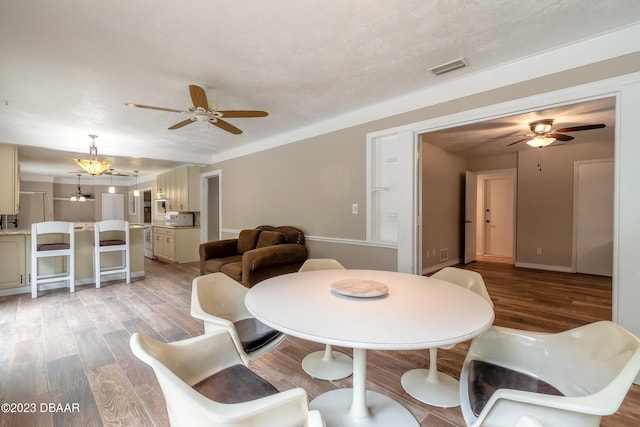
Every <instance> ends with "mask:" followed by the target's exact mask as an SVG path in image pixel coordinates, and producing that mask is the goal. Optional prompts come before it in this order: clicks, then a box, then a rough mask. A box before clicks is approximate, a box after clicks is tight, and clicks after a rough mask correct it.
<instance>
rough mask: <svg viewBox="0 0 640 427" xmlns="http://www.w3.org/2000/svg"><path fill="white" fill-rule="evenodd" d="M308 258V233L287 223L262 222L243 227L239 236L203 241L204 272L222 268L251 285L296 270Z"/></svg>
mask: <svg viewBox="0 0 640 427" xmlns="http://www.w3.org/2000/svg"><path fill="white" fill-rule="evenodd" d="M306 259H307V247H306V246H305V245H304V233H303V232H302V230H300V229H299V228H296V227H292V226H287V225H285V226H280V227H274V226H270V225H261V226H259V227H256V228H254V229H248V230H242V231H241V232H240V235H239V236H238V238H237V239H224V240H217V241H214V242H207V243H202V244H200V274H201V275H202V274H208V273H216V272H218V271H220V272H222V273H225V274H226V275H227V276H229V277H231V278H232V279H234V280H236V281H238V282H240V283H242V284H243V285H245V286H247V287H251V286H253V285H255V284H256V283H258V282H260V281H262V280H265V279H268V278H270V277H274V276H278V275H280V274H286V273H293V272H296V271H298V269H299V268H300V266H302V264H303V263H304V262H305V260H306Z"/></svg>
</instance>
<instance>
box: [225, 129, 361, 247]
mask: <svg viewBox="0 0 640 427" xmlns="http://www.w3.org/2000/svg"><path fill="white" fill-rule="evenodd" d="M364 153H365V140H364V138H363V132H362V131H357V130H356V129H350V130H345V131H341V132H334V133H330V134H326V135H322V136H319V137H317V138H314V139H313V140H306V141H301V142H299V143H296V144H290V145H286V146H282V147H278V148H273V149H271V150H267V151H263V152H260V153H257V154H254V155H250V156H244V157H241V158H237V159H233V160H229V161H226V162H223V163H220V164H217V165H215V168H214V169H221V170H222V171H223V174H222V197H223V202H222V220H223V228H227V229H237V230H239V229H242V228H247V227H255V226H257V225H260V224H272V225H284V224H289V225H296V226H300V227H301V228H303V229H304V230H305V233H306V234H309V235H314V236H323V237H338V238H346V239H365V237H366V229H365V212H364V207H365V198H366V194H365V156H364ZM352 203H358V204H359V205H360V206H361V207H362V209H361V210H360V212H359V213H358V214H357V215H353V214H352V213H351V205H352Z"/></svg>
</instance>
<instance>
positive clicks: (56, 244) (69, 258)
mask: <svg viewBox="0 0 640 427" xmlns="http://www.w3.org/2000/svg"><path fill="white" fill-rule="evenodd" d="M45 234H49V235H51V236H50V237H49V238H46V239H39V237H40V236H42V235H45ZM40 240H42V241H40ZM45 240H46V241H45ZM74 250H75V233H74V229H73V223H72V222H65V221H45V222H36V223H34V224H32V225H31V298H37V297H38V285H39V284H45V283H52V282H59V281H65V280H68V281H69V289H70V292H74V291H75V254H74ZM59 256H63V257H66V264H67V265H66V270H65V271H64V272H62V273H58V272H52V273H50V274H42V275H40V276H38V260H39V259H41V258H45V257H59Z"/></svg>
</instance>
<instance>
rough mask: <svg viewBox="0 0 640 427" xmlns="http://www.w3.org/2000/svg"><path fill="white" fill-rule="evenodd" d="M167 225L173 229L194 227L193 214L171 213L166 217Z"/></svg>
mask: <svg viewBox="0 0 640 427" xmlns="http://www.w3.org/2000/svg"><path fill="white" fill-rule="evenodd" d="M164 221H165V225H170V226H172V227H193V214H192V213H178V212H169V213H167V214H166V215H165V216H164Z"/></svg>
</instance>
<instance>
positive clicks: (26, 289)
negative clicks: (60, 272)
mask: <svg viewBox="0 0 640 427" xmlns="http://www.w3.org/2000/svg"><path fill="white" fill-rule="evenodd" d="M105 277H108V279H106V280H104V279H103V281H110V280H124V279H125V274H124V273H113V274H110V275H105ZM136 277H144V271H132V272H131V278H132V279H133V278H136ZM95 284H96V281H95V279H94V278H93V277H89V278H86V279H79V280H76V283H75V286H76V291H77V290H78V286H84V285H93V286H95ZM62 288H69V281H67V280H61V281H59V282H51V283H45V284H42V285H40V284H38V292H40V291H48V290H51V289H62ZM30 293H31V285H30V284H29V285H27V286H20V287H19V288H8V289H0V297H4V296H8V295H19V294H30Z"/></svg>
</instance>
